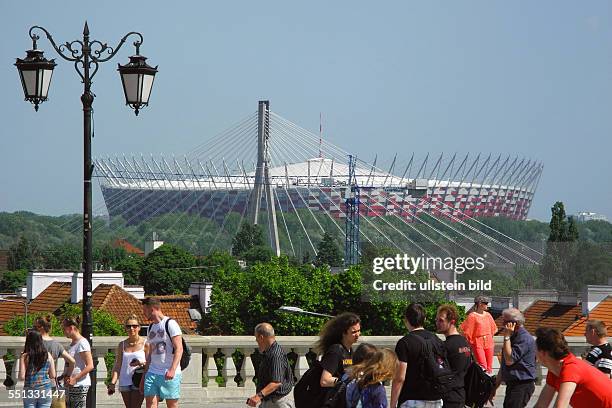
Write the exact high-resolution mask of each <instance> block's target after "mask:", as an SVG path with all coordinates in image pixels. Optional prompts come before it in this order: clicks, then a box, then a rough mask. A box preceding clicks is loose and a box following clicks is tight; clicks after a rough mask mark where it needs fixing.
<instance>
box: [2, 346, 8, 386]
mask: <svg viewBox="0 0 612 408" xmlns="http://www.w3.org/2000/svg"><path fill="white" fill-rule="evenodd" d="M6 351H7V350H6V349H5V348H0V359H2V361H0V384H2V381H4V380H5V379H6V374H7V371H6V362H5V361H4V356H5V355H6ZM0 386H1V385H0Z"/></svg>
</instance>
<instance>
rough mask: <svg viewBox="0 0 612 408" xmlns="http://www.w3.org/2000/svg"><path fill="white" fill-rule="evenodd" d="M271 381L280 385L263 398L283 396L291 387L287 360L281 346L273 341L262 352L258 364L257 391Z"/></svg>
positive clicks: (289, 368) (290, 374) (291, 379)
mask: <svg viewBox="0 0 612 408" xmlns="http://www.w3.org/2000/svg"><path fill="white" fill-rule="evenodd" d="M271 382H275V383H281V385H280V387H278V388H277V389H276V391H274V392H273V393H271V394H270V395H266V396H265V397H264V400H269V399H272V398H279V397H283V396H285V395H287V394H289V393H290V392H291V388H293V373H292V372H291V367H290V366H289V360H287V356H286V355H285V352H284V351H283V349H282V347H281V346H280V345H279V344H278V343H277V342H276V341H275V342H274V343H272V344H271V345H270V347H268V349H267V350H266V351H264V352H263V358H262V360H261V363H260V364H259V370H258V373H257V392H259V391H261V390H262V389H263V388H264V387H265V386H266V385H268V384H270V383H271Z"/></svg>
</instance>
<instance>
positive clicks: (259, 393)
mask: <svg viewBox="0 0 612 408" xmlns="http://www.w3.org/2000/svg"><path fill="white" fill-rule="evenodd" d="M256 395H257V396H258V397H259V398H261V399H263V398H264V395H263V392H261V391H259V392H258V393H257V394H256Z"/></svg>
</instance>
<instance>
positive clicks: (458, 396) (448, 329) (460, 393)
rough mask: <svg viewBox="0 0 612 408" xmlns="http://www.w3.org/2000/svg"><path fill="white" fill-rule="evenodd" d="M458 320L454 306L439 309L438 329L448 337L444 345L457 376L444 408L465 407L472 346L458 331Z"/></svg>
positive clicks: (444, 398)
mask: <svg viewBox="0 0 612 408" xmlns="http://www.w3.org/2000/svg"><path fill="white" fill-rule="evenodd" d="M458 320H459V313H458V312H457V308H456V307H455V306H454V305H450V304H444V305H440V307H438V312H437V314H436V329H437V331H438V333H440V334H443V335H444V336H445V337H446V339H445V341H444V345H445V346H446V352H447V358H448V362H449V364H450V367H451V369H452V370H453V373H454V374H455V383H454V384H453V386H452V388H451V390H450V391H449V392H447V393H446V395H444V397H443V400H444V408H463V407H465V387H464V378H465V373H466V372H467V370H468V368H469V366H470V364H471V361H472V358H471V351H470V345H469V344H468V342H467V340H466V339H465V337H463V336H462V335H461V334H459V332H458V331H457V326H456V325H457V321H458Z"/></svg>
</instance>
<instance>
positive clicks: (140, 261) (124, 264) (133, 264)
mask: <svg viewBox="0 0 612 408" xmlns="http://www.w3.org/2000/svg"><path fill="white" fill-rule="evenodd" d="M143 266H144V258H142V257H140V256H136V255H130V256H127V257H125V258H123V259H122V260H120V261H118V262H117V263H116V264H115V265H114V266H113V268H115V270H117V271H121V272H123V278H124V279H125V284H126V285H140V282H141V279H140V274H141V273H142V268H143Z"/></svg>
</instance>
